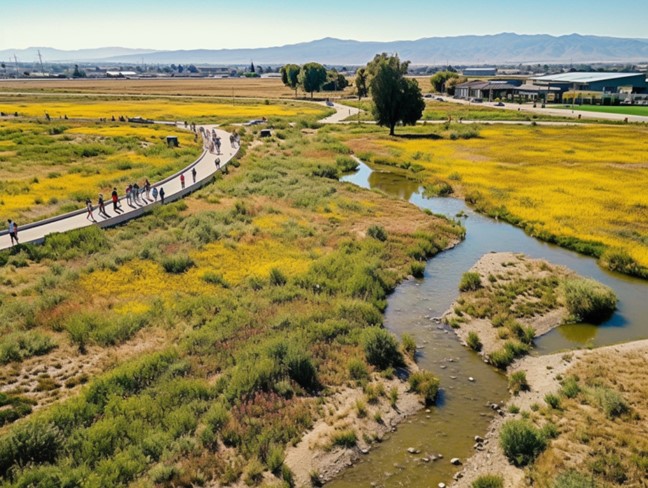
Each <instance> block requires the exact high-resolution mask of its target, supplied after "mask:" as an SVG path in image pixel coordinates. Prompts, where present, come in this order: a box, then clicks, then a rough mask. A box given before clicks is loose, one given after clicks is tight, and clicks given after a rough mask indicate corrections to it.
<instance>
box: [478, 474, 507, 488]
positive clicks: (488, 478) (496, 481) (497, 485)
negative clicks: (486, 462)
mask: <svg viewBox="0 0 648 488" xmlns="http://www.w3.org/2000/svg"><path fill="white" fill-rule="evenodd" d="M503 486H504V478H502V477H501V476H500V475H497V474H485V475H483V476H480V477H479V478H477V479H476V480H475V481H473V482H472V488H502V487H503Z"/></svg>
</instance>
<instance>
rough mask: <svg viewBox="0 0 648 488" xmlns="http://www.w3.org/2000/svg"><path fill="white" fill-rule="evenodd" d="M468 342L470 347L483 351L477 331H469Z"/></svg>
mask: <svg viewBox="0 0 648 488" xmlns="http://www.w3.org/2000/svg"><path fill="white" fill-rule="evenodd" d="M466 344H468V347H469V348H470V349H472V350H473V351H477V352H479V351H481V349H482V342H481V340H480V339H479V335H478V334H477V332H472V331H471V332H469V333H468V338H467V339H466Z"/></svg>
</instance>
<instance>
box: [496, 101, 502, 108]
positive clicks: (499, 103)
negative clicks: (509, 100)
mask: <svg viewBox="0 0 648 488" xmlns="http://www.w3.org/2000/svg"><path fill="white" fill-rule="evenodd" d="M495 106H496V107H503V106H504V104H503V103H502V102H497V103H496V104H495Z"/></svg>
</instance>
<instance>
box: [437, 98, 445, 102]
mask: <svg viewBox="0 0 648 488" xmlns="http://www.w3.org/2000/svg"><path fill="white" fill-rule="evenodd" d="M436 99H437V102H445V100H444V99H443V98H441V97H436Z"/></svg>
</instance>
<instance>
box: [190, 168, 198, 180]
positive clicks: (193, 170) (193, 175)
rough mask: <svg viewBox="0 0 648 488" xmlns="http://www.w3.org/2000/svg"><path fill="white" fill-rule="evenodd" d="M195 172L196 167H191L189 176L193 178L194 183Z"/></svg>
mask: <svg viewBox="0 0 648 488" xmlns="http://www.w3.org/2000/svg"><path fill="white" fill-rule="evenodd" d="M196 174H197V172H196V167H195V166H194V167H193V168H191V177H192V178H193V182H194V183H195V182H196Z"/></svg>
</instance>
